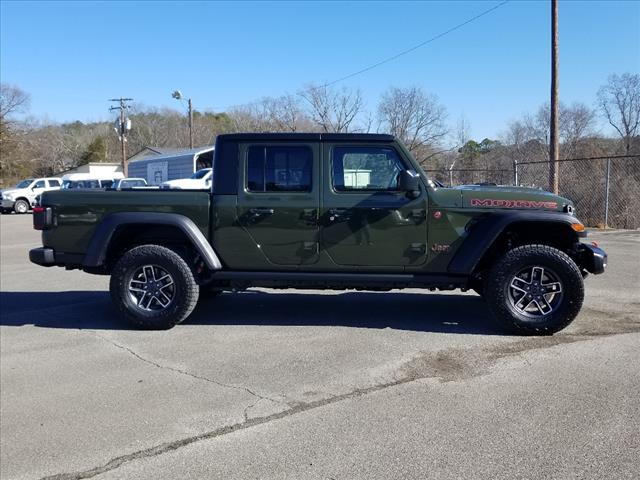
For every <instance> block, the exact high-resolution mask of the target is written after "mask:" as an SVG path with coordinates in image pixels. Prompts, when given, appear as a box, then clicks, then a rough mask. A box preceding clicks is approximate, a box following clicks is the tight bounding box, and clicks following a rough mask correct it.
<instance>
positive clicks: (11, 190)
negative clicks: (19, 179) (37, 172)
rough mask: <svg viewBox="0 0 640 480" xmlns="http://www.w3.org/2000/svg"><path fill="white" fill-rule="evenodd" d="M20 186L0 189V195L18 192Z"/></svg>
mask: <svg viewBox="0 0 640 480" xmlns="http://www.w3.org/2000/svg"><path fill="white" fill-rule="evenodd" d="M21 190H23V189H21V188H7V189H6V190H0V195H14V194H16V193H18V192H20V191H21Z"/></svg>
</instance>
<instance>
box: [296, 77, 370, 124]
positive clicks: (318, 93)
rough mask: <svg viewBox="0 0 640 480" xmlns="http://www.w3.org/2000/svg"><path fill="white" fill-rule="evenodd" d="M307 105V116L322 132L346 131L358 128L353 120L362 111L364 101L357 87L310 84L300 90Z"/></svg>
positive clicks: (355, 119)
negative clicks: (337, 88)
mask: <svg viewBox="0 0 640 480" xmlns="http://www.w3.org/2000/svg"><path fill="white" fill-rule="evenodd" d="M300 96H301V97H302V98H303V99H304V100H306V102H307V103H308V107H309V117H310V119H311V121H312V123H313V124H315V126H316V127H317V128H318V129H320V130H321V131H323V132H336V133H348V132H353V131H356V130H359V128H358V127H357V126H356V124H355V122H356V121H357V119H358V116H359V115H360V114H361V113H363V110H364V101H363V99H362V93H361V92H360V90H359V89H355V90H354V89H349V88H347V87H343V88H342V89H340V90H334V89H331V88H329V87H327V86H325V85H321V86H314V85H310V86H308V87H307V88H305V89H304V90H302V91H301V92H300Z"/></svg>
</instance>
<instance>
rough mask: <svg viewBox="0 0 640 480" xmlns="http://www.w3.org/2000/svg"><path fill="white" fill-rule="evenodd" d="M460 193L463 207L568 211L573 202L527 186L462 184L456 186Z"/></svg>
mask: <svg viewBox="0 0 640 480" xmlns="http://www.w3.org/2000/svg"><path fill="white" fill-rule="evenodd" d="M452 190H455V191H457V192H459V193H460V197H461V200H462V206H463V207H471V208H479V209H483V208H486V209H519V210H548V211H549V210H551V211H560V212H563V211H567V210H568V207H569V206H570V207H571V209H573V207H574V206H573V202H572V201H571V200H569V199H567V198H564V197H560V196H558V195H554V194H553V193H550V192H545V191H544V190H539V189H536V188H527V187H512V186H498V185H461V186H459V187H455V188H453V189H452Z"/></svg>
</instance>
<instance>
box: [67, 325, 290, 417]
mask: <svg viewBox="0 0 640 480" xmlns="http://www.w3.org/2000/svg"><path fill="white" fill-rule="evenodd" d="M79 331H80V332H82V333H85V334H89V335H91V336H92V337H95V338H99V339H100V340H103V341H105V342H107V343H110V344H111V345H113V346H114V347H116V348H119V349H121V350H124V351H125V352H127V353H129V354H130V355H133V356H134V357H135V358H137V359H138V360H141V361H142V362H145V363H147V364H149V365H152V366H154V367H156V368H159V369H161V370H169V371H172V372H175V373H179V374H181V375H186V376H187V377H191V378H195V379H196V380H202V381H205V382H209V383H213V384H214V385H218V386H220V387H223V388H230V389H234V390H241V391H244V392H246V393H248V394H250V395H252V396H254V397H256V398H257V399H258V401H257V402H255V403H254V404H252V405H249V406H248V407H247V408H246V409H245V412H246V410H247V409H249V408H251V407H252V406H255V405H256V404H257V403H258V402H259V401H261V400H268V401H270V402H273V403H282V402H280V401H278V400H275V399H273V398H271V397H267V396H266V395H261V394H259V393H257V392H255V391H253V390H252V389H250V388H249V387H245V386H243V385H233V384H229V383H222V382H219V381H217V380H214V379H212V378H209V377H204V376H202V375H197V374H195V373H191V372H188V371H186V370H182V369H180V368H176V367H172V366H170V365H162V364H160V363H157V362H154V361H153V360H149V359H148V358H145V357H143V356H142V355H140V354H139V353H137V352H136V351H134V350H132V349H131V348H129V347H127V346H126V345H122V344H120V343H117V342H114V341H113V340H110V339H108V338H106V337H103V336H102V335H99V334H97V333H95V332H90V331H87V330H79Z"/></svg>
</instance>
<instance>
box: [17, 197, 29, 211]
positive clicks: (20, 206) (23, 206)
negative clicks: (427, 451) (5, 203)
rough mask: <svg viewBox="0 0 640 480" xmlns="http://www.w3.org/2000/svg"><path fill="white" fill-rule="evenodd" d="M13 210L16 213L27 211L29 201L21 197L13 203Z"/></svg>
mask: <svg viewBox="0 0 640 480" xmlns="http://www.w3.org/2000/svg"><path fill="white" fill-rule="evenodd" d="M13 210H14V211H15V212H16V213H21V214H22V213H27V212H28V211H29V202H27V201H26V200H23V199H19V200H16V203H14V204H13Z"/></svg>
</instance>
